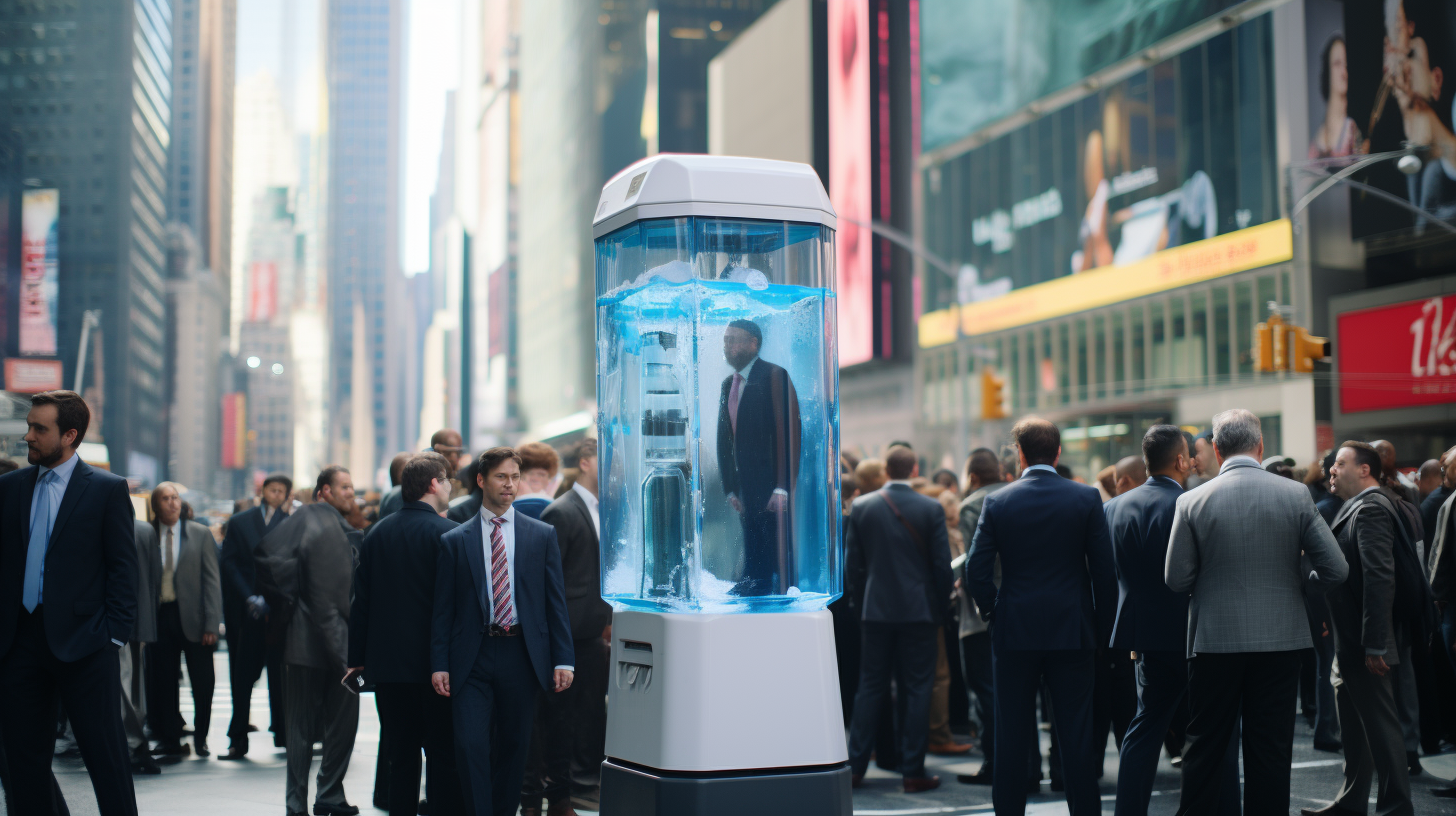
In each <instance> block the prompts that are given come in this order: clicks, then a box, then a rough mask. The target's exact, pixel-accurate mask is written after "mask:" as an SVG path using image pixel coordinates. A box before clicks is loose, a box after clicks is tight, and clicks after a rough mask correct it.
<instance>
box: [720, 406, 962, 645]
mask: <svg viewBox="0 0 1456 816" xmlns="http://www.w3.org/2000/svg"><path fill="white" fill-rule="evenodd" d="M740 419H741V415H740ZM887 496H888V497H889V500H890V501H893V502H894V503H895V506H896V507H898V508H899V509H900V514H901V515H902V516H904V518H905V521H906V522H907V523H908V524H910V526H911V527H913V528H914V529H915V531H916V532H917V533H919V535H920V542H921V543H920V544H916V543H915V539H914V538H913V537H911V535H910V531H909V530H906V529H905V525H903V524H901V523H900V520H899V519H898V518H896V517H895V513H894V511H893V510H891V509H890V505H889V504H887V503H886V497H887ZM845 526H846V530H847V532H846V533H845V550H846V551H847V552H848V553H849V554H850V555H849V558H848V560H847V562H846V564H845V571H846V573H847V575H848V578H849V580H848V583H849V584H850V585H851V587H852V589H851V593H852V597H860V593H861V592H862V593H863V598H864V601H863V602H862V605H861V609H862V610H863V611H862V614H861V617H862V619H863V620H864V621H865V622H867V623H933V624H936V625H939V624H941V623H942V622H944V621H945V609H946V607H947V606H948V605H949V604H950V597H951V587H952V585H953V584H954V583H955V579H954V578H952V577H951V572H950V538H949V534H948V533H947V532H946V529H945V508H943V507H941V506H940V502H938V501H935V500H934V499H931V498H928V497H926V496H922V495H920V494H919V493H916V492H915V491H914V490H913V489H911V488H910V487H909V486H908V485H902V484H891V485H885V486H884V487H883V488H881V489H880V490H877V491H875V492H874V493H870V494H869V495H867V496H861V497H859V498H857V499H855V500H854V503H853V504H851V505H850V507H849V520H848V523H847V524H846V525H845ZM926 548H928V549H929V551H930V552H929V556H928V557H927V554H926Z"/></svg>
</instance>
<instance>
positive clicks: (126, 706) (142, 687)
mask: <svg viewBox="0 0 1456 816" xmlns="http://www.w3.org/2000/svg"><path fill="white" fill-rule="evenodd" d="M144 655H145V651H144V650H143V647H142V644H140V643H137V642H132V643H128V644H126V646H124V647H122V648H121V649H119V650H117V658H118V661H119V662H120V664H121V726H122V728H123V729H124V730H125V732H126V747H127V750H129V751H131V752H132V753H137V752H138V751H140V752H146V751H147V750H148V745H147V734H146V731H144V730H143V729H142V725H143V723H145V722H146V721H147V702H146V700H147V693H146V680H145V678H146V669H145V660H146V658H145V657H144Z"/></svg>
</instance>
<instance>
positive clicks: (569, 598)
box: [517, 490, 612, 640]
mask: <svg viewBox="0 0 1456 816" xmlns="http://www.w3.org/2000/svg"><path fill="white" fill-rule="evenodd" d="M517 512H519V510H517ZM541 520H542V521H544V522H546V523H547V524H549V525H551V526H552V527H555V528H556V543H557V544H558V545H560V547H561V572H562V577H563V580H564V582H565V584H566V614H567V616H568V617H570V618H571V636H572V638H573V639H575V640H586V639H589V638H599V637H601V636H602V630H603V629H605V628H607V626H609V625H610V624H611V623H612V607H611V605H610V604H608V603H607V602H606V601H604V600H602V557H601V549H600V544H599V543H598V540H597V529H596V527H595V526H593V525H592V518H591V511H590V510H588V509H587V507H586V502H585V501H583V500H582V498H581V496H580V495H578V494H577V492H576V491H575V490H568V491H566V493H564V494H563V495H562V496H561V498H559V499H557V500H556V501H553V502H551V504H550V505H548V506H547V507H546V509H545V510H543V511H542V512H541Z"/></svg>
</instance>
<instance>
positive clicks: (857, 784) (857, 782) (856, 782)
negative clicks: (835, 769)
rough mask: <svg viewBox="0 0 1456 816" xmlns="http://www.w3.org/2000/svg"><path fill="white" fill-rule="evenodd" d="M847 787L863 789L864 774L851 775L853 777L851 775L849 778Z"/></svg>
mask: <svg viewBox="0 0 1456 816" xmlns="http://www.w3.org/2000/svg"><path fill="white" fill-rule="evenodd" d="M849 786H850V787H851V788H863V787H864V774H853V775H851V776H850V777H849Z"/></svg>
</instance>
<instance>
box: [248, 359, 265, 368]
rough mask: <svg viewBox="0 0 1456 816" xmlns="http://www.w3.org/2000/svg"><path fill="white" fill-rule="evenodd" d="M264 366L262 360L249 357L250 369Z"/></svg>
mask: <svg viewBox="0 0 1456 816" xmlns="http://www.w3.org/2000/svg"><path fill="white" fill-rule="evenodd" d="M262 364H263V361H262V360H259V359H258V358H257V357H249V358H248V368H257V367H258V366H260V365H262Z"/></svg>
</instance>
